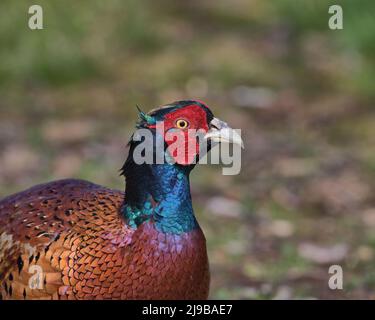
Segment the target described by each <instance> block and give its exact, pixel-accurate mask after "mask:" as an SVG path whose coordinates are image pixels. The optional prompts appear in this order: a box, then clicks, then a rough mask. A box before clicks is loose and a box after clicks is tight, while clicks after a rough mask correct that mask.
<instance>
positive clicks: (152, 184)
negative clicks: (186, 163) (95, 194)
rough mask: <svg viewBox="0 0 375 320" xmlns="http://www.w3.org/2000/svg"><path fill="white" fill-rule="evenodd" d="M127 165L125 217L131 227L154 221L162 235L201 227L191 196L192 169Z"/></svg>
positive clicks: (158, 165) (166, 165) (155, 165)
mask: <svg viewBox="0 0 375 320" xmlns="http://www.w3.org/2000/svg"><path fill="white" fill-rule="evenodd" d="M128 160H129V159H128ZM127 162H128V163H127V164H126V165H125V166H126V169H125V170H124V174H125V176H126V191H125V203H124V207H123V215H124V218H125V220H126V221H127V223H128V224H129V226H131V227H132V228H137V227H138V226H140V225H141V224H142V223H143V222H145V221H150V220H151V221H153V222H154V223H155V226H156V228H157V229H158V230H159V231H161V232H164V233H173V234H180V233H183V232H189V231H191V230H193V229H195V228H196V227H197V226H198V224H197V221H196V219H195V216H194V212H193V207H192V203H191V195H190V183H189V173H190V170H191V168H189V167H183V166H179V165H171V164H142V165H138V164H135V163H134V162H132V161H131V160H129V161H127Z"/></svg>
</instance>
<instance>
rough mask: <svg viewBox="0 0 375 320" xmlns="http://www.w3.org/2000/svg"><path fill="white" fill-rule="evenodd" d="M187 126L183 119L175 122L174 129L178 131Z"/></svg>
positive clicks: (187, 123)
mask: <svg viewBox="0 0 375 320" xmlns="http://www.w3.org/2000/svg"><path fill="white" fill-rule="evenodd" d="M188 126H189V122H187V121H186V120H184V119H179V120H177V121H176V127H177V128H179V129H186V128H187V127H188Z"/></svg>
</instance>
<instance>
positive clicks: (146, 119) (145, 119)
mask: <svg viewBox="0 0 375 320" xmlns="http://www.w3.org/2000/svg"><path fill="white" fill-rule="evenodd" d="M136 107H137V109H138V116H139V122H138V123H137V127H138V128H139V127H143V126H144V125H145V124H155V123H156V120H155V118H154V117H152V116H150V115H148V114H147V113H144V112H143V111H142V110H141V108H140V107H139V106H138V105H136Z"/></svg>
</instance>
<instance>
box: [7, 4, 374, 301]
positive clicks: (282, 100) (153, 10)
mask: <svg viewBox="0 0 375 320" xmlns="http://www.w3.org/2000/svg"><path fill="white" fill-rule="evenodd" d="M337 3H339V4H341V5H342V7H343V10H344V29H343V30H338V31H333V30H329V29H328V18H329V15H328V6H329V4H330V2H329V1H324V0H322V1H306V2H303V1H293V0H280V1H261V0H253V1H245V0H234V1H195V0H194V1H189V2H188V3H182V2H177V1H172V0H162V1H158V2H157V3H155V2H151V1H144V2H140V1H126V2H124V1H119V0H110V1H105V2H104V1H99V0H96V1H90V2H89V1H80V2H78V1H73V0H67V1H64V2H59V3H58V2H56V1H55V2H51V1H46V0H42V1H39V4H41V5H42V6H43V9H44V26H45V29H44V30H42V31H30V30H29V29H28V28H27V10H28V6H29V3H28V1H26V0H25V1H24V0H20V1H17V2H15V1H11V0H4V1H2V2H1V4H0V94H1V99H0V197H3V196H5V195H8V194H10V193H12V192H16V191H20V190H22V189H24V188H27V187H29V186H32V185H34V184H37V183H41V182H45V181H49V180H54V179H60V178H65V177H76V178H82V179H87V180H90V181H93V182H96V183H99V184H104V185H107V186H110V187H114V188H120V189H123V188H124V186H123V179H122V178H121V177H119V175H118V173H119V172H118V169H119V168H120V167H121V165H122V162H123V161H124V159H125V156H126V152H127V150H126V142H127V139H128V138H129V136H130V134H131V132H132V130H133V127H134V122H135V120H136V109H135V105H136V104H138V105H140V106H142V108H143V109H145V110H147V109H150V108H152V107H154V106H156V105H159V104H164V103H168V102H171V101H174V100H181V99H185V98H192V99H202V100H203V101H205V102H206V103H207V104H208V105H209V106H210V107H211V109H212V110H213V112H214V113H215V115H217V116H218V117H220V118H222V119H225V120H227V121H228V122H229V123H230V124H231V126H232V127H234V128H241V129H242V133H243V140H244V142H245V151H244V154H243V159H242V160H243V161H242V166H243V168H242V171H241V174H240V175H238V176H223V175H221V170H220V167H218V166H212V167H208V166H200V167H198V168H196V169H195V172H193V174H192V189H193V197H194V207H195V211H196V213H197V216H198V218H199V221H200V224H201V225H202V228H203V229H204V231H205V234H206V238H207V241H208V246H209V256H210V262H211V270H212V286H211V287H212V288H211V298H233V299H236V298H243V299H247V298H256V299H257V298H267V299H268V298H272V299H277V298H284V299H293V298H332V299H335V298H366V299H367V298H374V297H375V293H374V288H375V267H374V266H375V261H374V260H375V256H374V254H375V252H374V250H375V232H374V228H375V192H374V184H375V179H374V178H375V152H374V145H375V108H374V83H375V41H374V40H375V39H374V38H375V37H374V35H375V34H374V31H373V30H375V19H373V13H374V12H375V5H374V4H375V3H374V2H373V1H368V0H364V1H354V0H353V1H337ZM332 264H339V265H341V266H342V267H343V270H344V290H341V291H340V290H336V291H333V290H330V289H328V285H327V282H328V278H329V275H328V267H329V266H330V265H332Z"/></svg>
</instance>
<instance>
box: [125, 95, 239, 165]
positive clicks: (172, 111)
mask: <svg viewBox="0 0 375 320" xmlns="http://www.w3.org/2000/svg"><path fill="white" fill-rule="evenodd" d="M138 110H139V121H138V123H137V128H138V129H139V130H138V131H137V132H136V133H135V134H134V135H133V137H132V140H131V142H130V144H131V145H133V146H136V145H139V144H140V143H141V142H143V140H142V139H141V136H142V133H140V132H139V131H141V130H142V132H143V133H145V134H144V135H143V137H144V138H147V136H148V137H151V139H152V143H153V146H152V149H151V148H148V149H146V148H145V151H147V150H152V151H153V156H156V157H157V156H159V160H160V156H161V158H162V159H163V160H166V161H168V162H169V163H172V164H176V165H180V166H190V167H194V165H195V163H196V162H197V161H198V160H199V158H200V157H201V156H203V155H205V154H206V152H207V151H209V150H210V149H211V146H212V142H230V143H234V144H239V145H241V146H242V147H243V143H242V140H241V137H240V136H239V135H238V134H237V133H236V132H235V131H234V130H232V129H231V128H230V127H228V125H227V124H226V123H225V122H223V121H221V120H219V119H217V118H215V117H214V115H213V113H212V111H211V110H210V109H209V108H208V107H207V106H206V105H205V104H204V103H202V102H200V101H195V100H183V101H176V102H173V103H170V104H167V105H165V106H162V107H158V108H155V109H153V110H151V111H150V112H148V113H144V112H143V111H141V110H140V109H139V108H138ZM147 133H149V135H147ZM151 134H152V136H151ZM157 143H161V144H162V145H161V147H160V148H158V149H157V148H156V145H157ZM145 146H147V145H146V144H145ZM148 146H149V144H148ZM159 146H160V145H159ZM132 151H133V152H131V153H132V155H133V157H134V156H137V155H139V154H136V153H135V152H134V149H133V150H132ZM163 152H164V154H162V153H163ZM152 160H155V157H153V158H152Z"/></svg>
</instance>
